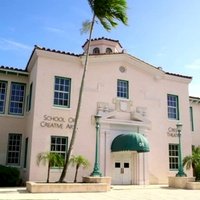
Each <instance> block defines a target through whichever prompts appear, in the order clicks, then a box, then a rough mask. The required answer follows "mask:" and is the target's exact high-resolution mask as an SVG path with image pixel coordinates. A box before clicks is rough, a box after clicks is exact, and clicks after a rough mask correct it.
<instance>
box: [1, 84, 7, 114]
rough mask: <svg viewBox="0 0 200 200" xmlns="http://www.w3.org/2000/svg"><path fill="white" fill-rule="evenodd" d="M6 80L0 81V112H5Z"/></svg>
mask: <svg viewBox="0 0 200 200" xmlns="http://www.w3.org/2000/svg"><path fill="white" fill-rule="evenodd" d="M6 91H7V82H5V81H0V113H4V112H5V105H6Z"/></svg>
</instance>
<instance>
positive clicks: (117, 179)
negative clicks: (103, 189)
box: [112, 152, 133, 185]
mask: <svg viewBox="0 0 200 200" xmlns="http://www.w3.org/2000/svg"><path fill="white" fill-rule="evenodd" d="M132 172H133V159H132V154H131V152H116V153H112V184H116V185H130V184H132V178H133V177H132V176H133V173H132Z"/></svg>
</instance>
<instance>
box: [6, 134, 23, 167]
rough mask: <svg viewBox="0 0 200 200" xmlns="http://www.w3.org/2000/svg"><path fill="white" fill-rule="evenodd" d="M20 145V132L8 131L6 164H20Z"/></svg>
mask: <svg viewBox="0 0 200 200" xmlns="http://www.w3.org/2000/svg"><path fill="white" fill-rule="evenodd" d="M21 147H22V134H19V133H9V135H8V150H7V164H8V165H14V166H20V162H21Z"/></svg>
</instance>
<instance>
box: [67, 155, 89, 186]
mask: <svg viewBox="0 0 200 200" xmlns="http://www.w3.org/2000/svg"><path fill="white" fill-rule="evenodd" d="M70 163H71V164H72V166H75V167H76V171H75V176H74V183H76V182H77V176H78V170H79V168H80V167H81V166H82V167H83V168H87V167H89V165H90V163H89V161H88V160H87V159H86V158H84V157H83V156H81V155H78V156H74V155H73V156H72V157H71V158H70Z"/></svg>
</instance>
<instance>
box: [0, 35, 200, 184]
mask: <svg viewBox="0 0 200 200" xmlns="http://www.w3.org/2000/svg"><path fill="white" fill-rule="evenodd" d="M87 45H88V42H87V41H86V43H85V44H84V45H83V49H84V51H85V50H86V48H87ZM84 62H85V55H84V53H83V54H82V55H75V54H72V53H66V52H61V51H56V50H51V49H46V48H41V47H38V46H35V48H34V49H33V52H32V55H31V56H30V59H29V61H28V64H27V67H26V69H24V70H19V69H14V68H9V67H3V66H2V67H1V68H0V97H1V98H0V124H1V130H0V135H1V141H0V164H2V165H8V166H16V167H18V168H19V169H20V170H21V175H22V177H23V179H24V181H26V180H32V181H44V180H45V179H46V174H47V166H42V165H40V166H38V165H37V162H36V160H37V155H38V154H39V153H41V152H50V151H52V152H58V153H60V154H61V155H63V156H65V155H66V151H67V149H68V147H69V142H70V139H71V134H72V130H73V124H74V117H75V112H76V108H77V102H78V94H79V89H80V82H81V81H80V80H81V77H82V73H83V65H84ZM191 80H192V78H191V77H189V76H183V75H179V74H172V73H168V72H165V71H163V70H162V69H161V68H156V67H154V66H152V65H150V64H148V63H146V62H144V61H142V60H140V59H138V58H136V57H134V56H132V55H129V54H127V53H125V52H124V51H123V48H122V46H121V44H120V43H119V41H117V40H111V39H107V38H98V39H94V40H92V42H91V48H90V57H89V63H88V70H87V74H86V79H85V86H84V92H83V98H82V106H81V112H80V120H79V122H78V128H77V137H76V140H75V146H74V149H73V155H83V156H84V157H86V158H87V159H88V160H89V161H90V163H91V166H90V167H89V168H88V169H85V170H81V172H80V175H79V180H81V177H82V176H88V175H90V173H91V172H92V169H93V163H94V158H95V145H96V144H95V143H96V129H95V119H94V116H95V115H97V114H98V115H101V119H100V133H99V134H100V142H99V146H100V170H101V172H102V175H103V176H111V177H112V183H113V184H162V183H167V180H168V176H171V175H175V174H176V173H177V170H178V138H177V130H176V124H177V123H178V122H179V121H181V123H182V124H183V130H182V137H181V139H182V154H183V156H186V155H189V154H191V147H192V145H195V146H198V145H199V144H200V137H199V136H198V134H199V131H200V127H199V125H198V123H195V121H196V122H198V119H200V107H199V105H200V104H199V102H200V100H199V98H197V97H189V93H188V85H189V83H190V82H191ZM60 172H61V169H59V168H57V167H56V166H55V167H53V168H52V169H51V175H50V181H57V180H58V178H59V176H60ZM187 174H188V176H190V175H191V171H187ZM73 177H74V168H73V167H70V168H69V172H68V173H67V176H66V180H68V181H72V180H73Z"/></svg>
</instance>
